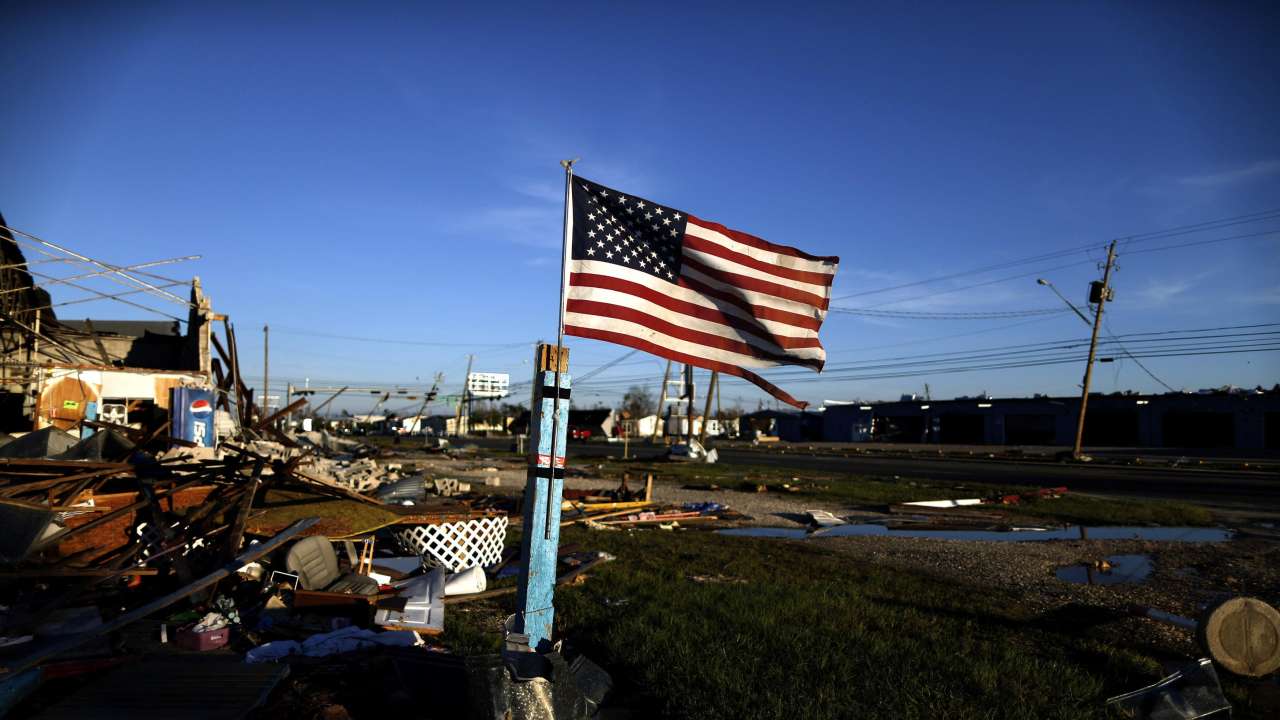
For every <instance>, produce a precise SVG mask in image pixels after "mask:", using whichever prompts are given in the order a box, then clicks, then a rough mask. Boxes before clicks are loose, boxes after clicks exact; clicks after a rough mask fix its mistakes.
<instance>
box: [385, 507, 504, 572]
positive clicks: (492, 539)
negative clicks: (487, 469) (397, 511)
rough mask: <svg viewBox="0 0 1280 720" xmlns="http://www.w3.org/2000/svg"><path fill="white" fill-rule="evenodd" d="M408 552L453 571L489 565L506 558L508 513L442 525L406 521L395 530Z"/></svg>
mask: <svg viewBox="0 0 1280 720" xmlns="http://www.w3.org/2000/svg"><path fill="white" fill-rule="evenodd" d="M393 535H394V536H395V538H396V541H397V542H399V543H400V546H401V548H403V549H404V551H405V552H409V553H413V554H415V555H421V556H422V561H423V564H424V565H426V566H427V567H440V568H444V569H445V570H448V571H449V572H457V571H459V570H462V569H465V568H469V567H475V566H477V565H479V566H481V567H488V566H489V565H493V564H494V563H496V562H498V560H500V559H501V558H502V544H503V542H504V541H505V540H506V537H507V517H506V516H505V515H502V516H498V517H487V518H477V519H475V520H464V521H462V522H452V523H441V524H439V525H404V526H400V527H398V528H396V530H395V531H394V532H393Z"/></svg>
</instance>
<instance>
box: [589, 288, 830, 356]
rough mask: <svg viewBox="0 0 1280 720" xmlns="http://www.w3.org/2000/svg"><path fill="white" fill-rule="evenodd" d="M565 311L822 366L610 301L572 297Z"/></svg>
mask: <svg viewBox="0 0 1280 720" xmlns="http://www.w3.org/2000/svg"><path fill="white" fill-rule="evenodd" d="M565 313H566V314H568V313H576V314H578V315H596V316H600V317H606V318H613V319H615V320H625V321H627V322H632V323H635V324H637V325H642V326H644V327H647V328H650V329H652V330H655V331H657V332H660V333H662V334H664V335H667V336H668V337H673V338H676V339H678V340H683V341H685V342H688V343H694V344H697V345H704V346H706V347H709V348H716V349H719V350H728V351H729V352H735V353H738V354H740V355H747V356H750V357H756V358H760V359H762V360H769V361H771V362H774V363H777V364H782V363H787V362H791V363H794V364H797V365H806V366H808V367H812V368H815V369H819V370H820V369H821V368H822V365H823V361H822V359H820V358H812V357H800V356H799V354H798V353H791V354H786V353H778V352H770V351H768V350H766V349H765V348H763V347H761V346H759V345H752V344H751V343H747V342H743V341H741V340H738V339H734V338H727V337H724V336H722V335H717V334H715V333H710V332H704V331H702V330H695V329H693V328H691V327H688V326H687V325H685V326H681V325H677V324H675V323H673V322H669V321H667V320H664V319H662V318H659V317H656V316H654V315H650V314H648V313H645V312H642V311H640V310H637V309H635V308H633V307H627V306H622V305H613V304H611V303H605V302H598V301H595V300H573V299H571V300H569V301H568V302H567V303H566V304H565Z"/></svg>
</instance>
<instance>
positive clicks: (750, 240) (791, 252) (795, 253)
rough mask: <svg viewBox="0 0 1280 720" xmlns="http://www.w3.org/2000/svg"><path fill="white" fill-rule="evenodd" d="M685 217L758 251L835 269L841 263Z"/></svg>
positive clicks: (719, 225) (836, 259)
mask: <svg viewBox="0 0 1280 720" xmlns="http://www.w3.org/2000/svg"><path fill="white" fill-rule="evenodd" d="M685 217H686V219H687V220H688V221H689V222H690V223H694V224H696V225H699V226H701V227H704V228H706V229H708V230H714V231H715V232H718V233H720V234H721V235H724V236H725V237H728V238H732V239H734V240H736V241H737V242H740V243H742V244H743V245H748V246H750V247H753V248H756V249H758V250H764V251H766V252H772V253H778V254H779V255H786V256H789V257H794V258H800V259H802V260H809V261H812V262H817V263H823V264H826V265H831V266H832V268H833V269H834V267H835V266H836V265H837V264H839V262H840V258H838V257H834V256H826V257H823V256H819V255H810V254H809V253H807V252H805V251H803V250H797V249H796V248H793V247H788V246H786V245H775V244H774V243H771V242H769V241H768V240H761V239H760V238H758V237H756V236H754V235H748V234H746V233H744V232H739V231H737V230H730V229H729V228H727V227H725V226H723V225H721V224H720V223H716V222H711V221H710V220H703V219H702V218H697V217H694V216H692V215H689V214H688V213H685Z"/></svg>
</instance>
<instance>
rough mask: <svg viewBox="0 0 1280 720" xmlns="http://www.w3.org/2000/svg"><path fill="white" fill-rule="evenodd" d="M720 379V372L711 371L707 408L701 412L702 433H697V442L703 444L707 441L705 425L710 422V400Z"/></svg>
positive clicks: (716, 389)
mask: <svg viewBox="0 0 1280 720" xmlns="http://www.w3.org/2000/svg"><path fill="white" fill-rule="evenodd" d="M719 379H720V372H719V371H717V370H712V371H711V384H710V385H708V386H707V406H706V408H705V409H704V410H703V411H702V432H700V433H698V442H700V443H705V442H706V441H707V425H708V424H709V421H710V420H711V398H712V396H714V395H715V394H716V392H717V391H718V390H719V388H718V387H717V385H716V382H717V381H718V380H719Z"/></svg>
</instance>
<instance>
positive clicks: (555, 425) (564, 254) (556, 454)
mask: <svg viewBox="0 0 1280 720" xmlns="http://www.w3.org/2000/svg"><path fill="white" fill-rule="evenodd" d="M576 162H578V159H577V158H574V159H572V160H561V161H560V166H561V167H563V168H564V240H563V242H562V246H561V248H560V306H559V308H558V309H557V317H556V370H555V372H556V378H555V392H556V394H555V397H554V398H553V399H552V401H551V477H552V478H554V477H555V471H556V460H557V458H560V457H563V455H564V454H565V450H566V449H565V448H561V447H558V445H559V437H560V368H561V366H562V365H563V364H564V362H563V361H564V304H565V299H566V296H567V295H568V284H569V253H570V247H571V245H572V244H573V164H574V163H576ZM555 510H559V508H555ZM552 512H553V509H552V507H551V503H547V524H546V527H545V528H544V534H543V537H545V538H546V539H548V540H549V539H551V527H552V525H553V524H555V523H553V522H552V521H553V518H552Z"/></svg>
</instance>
